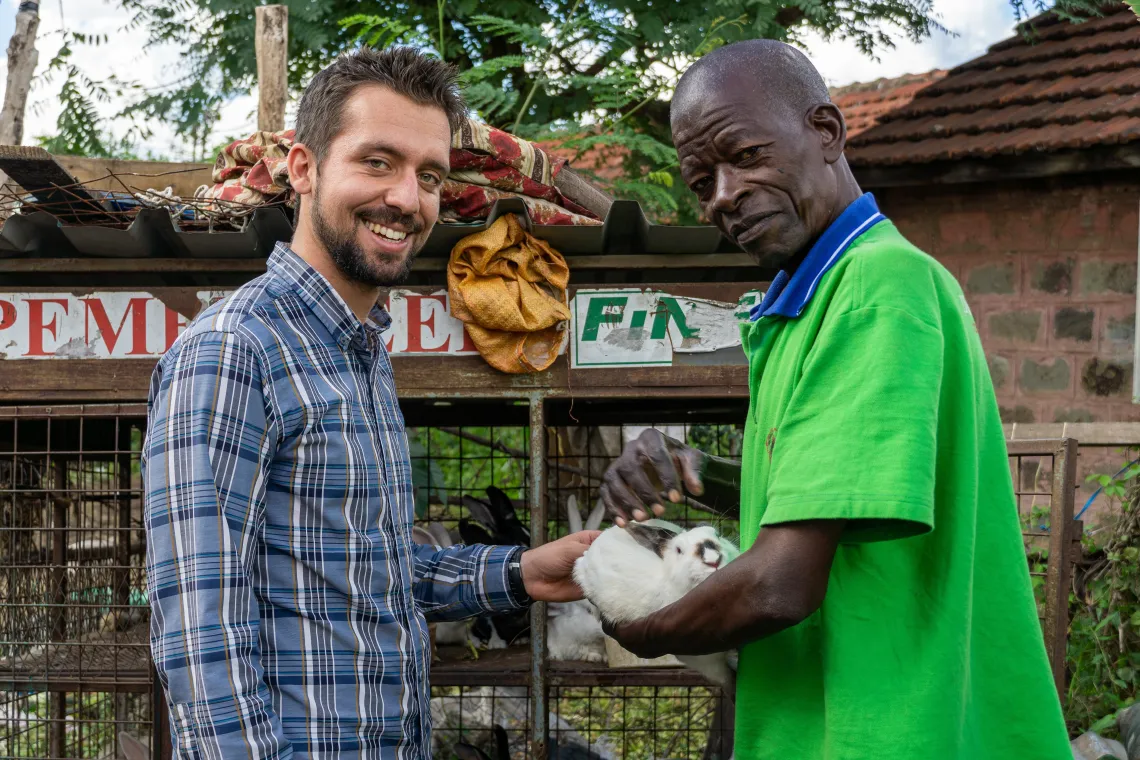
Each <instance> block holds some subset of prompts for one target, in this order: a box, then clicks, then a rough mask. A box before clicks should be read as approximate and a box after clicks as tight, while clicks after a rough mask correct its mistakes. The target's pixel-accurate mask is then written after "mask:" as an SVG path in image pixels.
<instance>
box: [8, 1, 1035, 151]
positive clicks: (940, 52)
mask: <svg viewBox="0 0 1140 760" xmlns="http://www.w3.org/2000/svg"><path fill="white" fill-rule="evenodd" d="M18 5H19V0H0V44H2V45H3V48H4V49H5V50H6V49H7V46H8V40H9V38H10V37H11V36H12V30H13V28H14V26H15V15H16V7H17V6H18ZM934 8H935V12H936V13H937V14H938V15H939V16H940V18H941V21H942V24H943V25H944V26H945V27H947V29H949V30H950V32H951V34H949V35H947V34H942V33H936V34H935V36H934V37H932V38H929V39H926V40H924V41H922V42H920V43H912V42H910V41H909V40H906V39H899V41H898V43H897V47H896V48H895V49H893V50H882V51H880V53H879V55H878V60H873V59H871V58H868V57H867V56H865V55H863V54H862V53H860V52H859V51H858V50H857V49H856V48H855V46H854V45H853V44H851V43H849V42H846V41H843V40H824V39H821V38H820V37H818V36H812V37H809V38H808V39H807V40H805V48H806V51H807V53H808V55H809V56H810V57H811V59H812V61H813V62H814V63H815V65H816V67H817V68H819V70H820V72H821V73H822V74H823V76H824V78H825V79H826V80H827V82H828V84H829V85H832V86H838V85H845V84H851V83H853V82H867V81H873V80H875V79H879V78H881V77H896V76H900V75H902V74H909V73H919V72H924V71H929V70H931V69H935V68H950V67H953V66H955V65H957V64H959V63H963V62H965V61H968V60H970V59H971V58H974V57H976V56H978V55H981V54H982V53H984V52H985V51H986V49H987V48H988V47H989V46H990V45H992V44H993V43H995V42H997V41H999V40H1002V39H1004V38H1005V37H1008V36H1009V35H1010V33H1011V32H1012V30H1013V24H1014V18H1013V12H1012V10H1011V9H1010V4H1009V2H1008V0H935V3H934ZM128 21H129V16H128V14H127V13H126V12H124V11H121V10H118V9H117V8H116V7H115V5H114V4H113V3H111V2H109V1H108V0H41V3H40V29H39V38H38V41H37V44H36V47H37V48H38V50H39V52H40V59H39V66H38V67H37V75H38V74H40V73H42V71H43V70H44V69H45V68H46V66H47V64H48V62H49V61H50V60H51V58H52V56H53V55H54V54H55V52H56V51H57V50H58V48H59V45H60V34H61V31H62V30H63V29H65V28H66V29H69V30H72V31H76V32H84V33H87V34H107V35H108V36H109V37H110V41H109V43H108V44H106V45H102V46H99V47H88V46H81V47H79V48H77V50H76V52H75V55H74V56H73V60H74V61H75V62H76V63H77V64H78V65H79V66H80V68H82V69H83V70H84V71H86V72H88V73H89V74H90V75H92V76H93V77H95V78H98V77H99V76H100V75H101V74H104V73H108V74H109V73H112V72H114V73H117V74H118V75H119V76H120V77H122V78H124V79H133V80H135V81H137V82H139V83H140V84H141V85H143V86H144V87H148V88H150V87H157V86H161V85H163V84H165V83H168V82H170V81H172V80H174V79H176V78H177V77H178V51H177V50H176V49H174V48H172V47H158V48H146V47H145V43H146V37H145V31H144V30H134V31H124V27H125V25H126V24H127V22H128ZM65 25H66V26H65ZM0 76H3V77H6V76H7V57H6V56H4V55H0ZM0 81H3V80H2V79H0ZM58 86H59V83H58V82H57V83H55V84H54V85H52V84H49V83H47V82H43V81H39V80H37V85H36V86H35V88H34V89H33V91H32V95H31V97H30V98H29V109H28V113H27V127H26V129H25V133H24V142H25V143H31V142H33V141H34V138H35V137H36V136H38V135H44V134H49V133H51V132H52V131H54V125H55V122H56V119H57V118H58V116H59V104H58V102H55V101H54V96H55V94H56V93H57V92H58ZM123 105H124V103H121V102H117V103H115V102H113V103H109V104H105V105H103V106H101V110H102V111H103V112H104V113H105V114H107V115H111V114H113V113H115V112H117V111H118V110H120V109H121V108H122V107H123ZM256 109H257V98H256V95H249V96H243V97H239V98H237V99H235V100H233V101H231V102H229V103H227V104H226V105H225V107H224V108H223V110H222V118H221V121H220V122H219V124H218V129H217V131H216V134H215V139H214V140H212V141H211V142H220V141H221V139H223V138H226V137H231V136H244V135H248V134H249V133H250V132H252V131H254V129H255V128H256V123H257V118H256ZM150 127H151V129H152V130H153V132H154V136H153V137H152V138H151V139H150V140H148V141H147V142H146V143H145V144H144V145H143V146H142V148H143V152H144V153H145V152H147V151H149V152H150V153H151V154H153V155H155V156H160V157H163V158H171V159H175V160H185V159H188V158H190V156H189V155H188V150H187V149H186V147H185V146H184V145H183V144H182V143H181V141H179V140H178V139H176V138H175V136H174V134H173V132H172V130H171V129H170V128H169V127H167V126H166V125H164V124H152V125H150ZM125 129H126V125H125V124H123V125H119V126H118V130H119V132H120V133H121V132H122V131H125Z"/></svg>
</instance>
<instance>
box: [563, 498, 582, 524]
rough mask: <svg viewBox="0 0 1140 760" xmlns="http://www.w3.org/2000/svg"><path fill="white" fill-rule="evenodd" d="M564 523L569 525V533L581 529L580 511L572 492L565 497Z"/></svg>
mask: <svg viewBox="0 0 1140 760" xmlns="http://www.w3.org/2000/svg"><path fill="white" fill-rule="evenodd" d="M566 524H567V525H568V526H569V527H570V532H571V533H577V532H578V531H580V530H582V513H581V512H579V511H578V500H577V499H575V498H574V494H570V495H569V496H568V497H566Z"/></svg>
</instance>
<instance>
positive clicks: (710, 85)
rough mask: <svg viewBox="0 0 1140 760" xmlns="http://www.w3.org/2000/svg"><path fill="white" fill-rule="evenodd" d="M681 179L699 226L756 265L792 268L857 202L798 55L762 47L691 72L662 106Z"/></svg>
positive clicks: (821, 95)
mask: <svg viewBox="0 0 1140 760" xmlns="http://www.w3.org/2000/svg"><path fill="white" fill-rule="evenodd" d="M670 116H671V121H672V127H673V144H674V145H675V146H676V147H677V159H678V161H679V163H680V167H681V177H682V178H683V179H684V180H685V183H686V184H687V185H688V186H689V188H690V189H692V191H693V192H694V193H696V194H697V198H698V199H699V200H700V203H701V208H702V210H703V211H704V212H705V215H706V216H707V217H708V219H709V220H710V221H711V222H712V223H713V224H716V225H717V226H718V227H720V228H721V230H722V231H723V232H724V233H725V234H726V235H727V236H728V237H730V238H731V239H733V240H734V241H736V243H737V244H738V245H740V247H741V248H743V249H744V250H746V251H748V252H749V253H751V254H753V256H754V257H755V258H756V259H757V261H758V262H759V263H761V264H762V265H765V266H780V267H786V266H788V265H792V266H794V265H795V264H796V263H797V257H802V256H803V255H804V254H806V253H807V250H808V249H809V248H810V246H811V244H812V242H814V241H815V239H816V238H818V237H819V235H820V234H822V232H823V230H825V229H826V228H827V226H828V225H829V224H830V223H831V222H832V221H833V220H834V219H835V218H836V217H838V215H839V214H840V213H842V211H843V209H844V208H846V206H847V204H848V203H850V202H851V200H853V199H854V198H857V197H858V195H859V189H858V185H857V184H856V183H855V180H854V177H852V175H851V172H850V169H849V168H848V167H847V163H846V161H845V160H844V159H843V148H844V146H845V144H846V141H847V129H846V126H845V125H844V122H843V116H842V114H840V112H839V109H838V108H836V107H835V106H834V105H833V104H832V103H831V99H830V97H829V96H828V93H827V85H825V84H824V82H823V78H822V77H821V76H820V75H819V72H818V71H816V70H815V67H814V66H812V64H811V61H809V60H808V59H807V57H806V56H804V54H803V53H801V52H800V51H798V50H796V49H795V48H793V47H791V46H790V45H785V44H784V43H782V42H775V41H772V40H751V41H748V42H738V43H735V44H733V45H726V46H725V47H722V48H719V49H717V50H715V51H713V52H712V53H709V54H708V55H706V56H705V57H703V58H701V59H700V60H699V61H697V62H696V63H695V64H693V65H692V66H691V67H690V68H689V69H688V71H686V72H685V74H684V76H682V77H681V81H680V83H679V84H678V85H677V91H676V93H675V94H674V96H673V103H672V106H671V112H670Z"/></svg>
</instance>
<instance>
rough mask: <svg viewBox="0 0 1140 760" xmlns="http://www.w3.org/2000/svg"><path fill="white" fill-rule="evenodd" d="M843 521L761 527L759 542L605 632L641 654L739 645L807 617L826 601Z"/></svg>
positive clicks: (648, 655)
mask: <svg viewBox="0 0 1140 760" xmlns="http://www.w3.org/2000/svg"><path fill="white" fill-rule="evenodd" d="M844 525H845V522H844V521H842V520H804V521H800V522H794V523H785V524H782V525H771V526H766V527H764V528H763V529H761V531H760V534H759V536H758V537H757V539H756V543H754V544H753V545H752V547H751V548H750V549H749V550H748V551H746V552H744V553H743V554H741V555H740V556H739V557H738V558H736V559H735V560H733V561H732V562H730V563H728V564H727V565H725V566H724V567H723V568H721V569H719V570H717V571H716V572H715V573H713V574H712V575H710V576H709V577H708V578H707V579H705V580H704V581H703V582H702V583H701V584H699V585H698V586H697V587H696V588H694V589H693V590H692V591H690V592H689V593H687V594H686V595H685V596H683V597H681V598H680V599H679V600H677V601H676V602H674V603H672V604H670V605H668V606H666V607H662V608H661V609H660V610H658V611H657V612H654V613H652V614H650V615H647V616H645V617H643V618H641V619H640V620H633V621H630V622H627V623H624V624H619V625H614V624H611V623H609V622H605V621H603V622H604V625H603V630H604V631H605V632H606V635H608V636H610V637H612V638H613V639H615V640H616V641H617V642H618V643H619V644H621V645H622V646H623V647H624V648H625V649H627V650H629V651H630V652H633V653H634V654H636V655H637V656H639V657H645V658H654V657H660V656H662V655H664V654H675V655H704V654H711V653H713V652H724V651H727V650H729V649H737V648H739V647H741V646H744V645H745V644H748V643H750V642H752V641H756V640H757V639H761V638H764V637H765V636H770V635H772V634H774V633H777V632H779V631H782V630H784V629H785V628H789V627H791V626H794V625H798V624H799V623H801V622H803V621H804V620H806V619H807V618H808V617H810V616H811V615H812V614H813V613H814V612H815V611H816V610H818V609H819V607H820V605H821V604H822V603H823V598H824V594H825V593H826V592H827V581H828V577H829V575H830V573H831V563H832V559H833V558H834V557H835V549H836V547H837V546H838V545H839V539H840V536H841V535H842V534H843V528H844Z"/></svg>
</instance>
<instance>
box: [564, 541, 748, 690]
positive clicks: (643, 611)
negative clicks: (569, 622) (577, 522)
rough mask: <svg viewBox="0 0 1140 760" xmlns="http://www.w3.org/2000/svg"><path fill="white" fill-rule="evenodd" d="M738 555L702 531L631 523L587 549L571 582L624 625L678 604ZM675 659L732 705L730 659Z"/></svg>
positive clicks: (725, 656) (733, 676)
mask: <svg viewBox="0 0 1140 760" xmlns="http://www.w3.org/2000/svg"><path fill="white" fill-rule="evenodd" d="M739 554H740V551H739V550H738V549H737V548H736V547H734V546H733V545H732V544H731V543H730V542H729V541H727V540H725V539H723V538H721V537H720V536H719V535H718V534H717V532H716V530H715V529H714V528H712V527H710V526H707V525H703V526H700V527H697V528H693V529H691V530H682V529H681V528H680V527H678V526H676V525H673V524H672V523H668V522H665V521H664V520H646V521H645V522H640V523H633V522H631V523H629V524H628V525H627V526H626V527H625V528H619V527H617V526H615V527H612V528H609V529H608V530H606V531H604V532H603V533H602V535H601V536H599V537H598V538H597V539H596V540H595V541H594V543H593V544H591V545H590V548H589V549H587V550H586V553H585V554H583V555H582V556H581V557H580V558H579V559H578V561H577V562H576V563H575V565H574V580H575V581H576V582H577V583H578V585H579V586H581V587H582V591H583V592H584V593H585V594H586V597H587V598H588V599H589V600H590V601H591V602H593V603H594V604H595V605H596V606H597V608H598V610H599V611H600V612H601V614H602V615H603V616H604V617H605V618H606V619H607V620H610V621H612V622H614V623H628V622H631V621H633V620H638V619H640V618H643V617H645V616H646V615H649V614H651V613H653V612H656V611H657V610H659V609H661V608H662V607H666V606H668V605H670V604H672V603H673V602H675V601H677V600H678V599H680V598H681V597H682V596H684V595H685V594H686V593H688V592H689V591H690V590H692V589H693V588H694V587H696V586H697V585H698V584H699V583H701V582H702V581H703V580H705V579H706V578H708V577H709V576H710V575H712V574H713V573H714V572H716V570H717V569H719V568H720V567H721V566H723V565H724V564H726V563H727V562H730V561H731V560H733V559H735V558H736V557H737V556H739ZM733 654H735V653H733ZM677 659H678V660H680V661H681V662H682V663H683V664H685V665H686V666H688V667H690V668H692V669H693V670H696V671H697V672H699V673H700V674H701V675H703V676H705V677H706V678H708V679H709V680H710V681H712V682H713V683H715V684H717V685H719V686H720V687H721V688H722V689H723V690H724V691H725V693H726V694H727V695H728V696H729V697H730V698H732V699H735V694H736V672H735V670H734V669H733V667H732V662H733V661H734V659H735V658H733V659H730V658H729V653H727V652H719V653H716V654H710V655H699V656H691V655H677Z"/></svg>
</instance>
